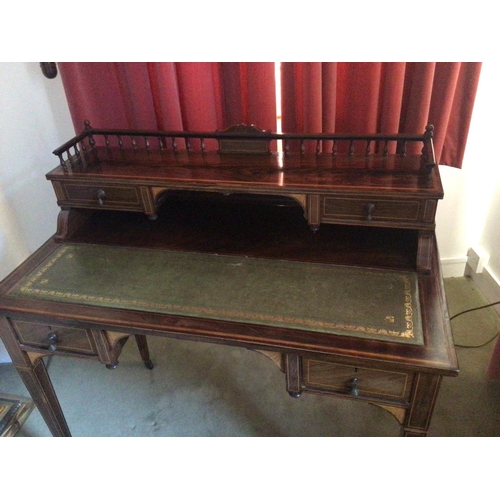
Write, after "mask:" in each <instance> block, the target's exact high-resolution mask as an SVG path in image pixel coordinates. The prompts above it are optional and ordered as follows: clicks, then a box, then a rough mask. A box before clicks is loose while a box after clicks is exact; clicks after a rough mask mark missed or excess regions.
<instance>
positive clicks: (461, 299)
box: [0, 278, 500, 437]
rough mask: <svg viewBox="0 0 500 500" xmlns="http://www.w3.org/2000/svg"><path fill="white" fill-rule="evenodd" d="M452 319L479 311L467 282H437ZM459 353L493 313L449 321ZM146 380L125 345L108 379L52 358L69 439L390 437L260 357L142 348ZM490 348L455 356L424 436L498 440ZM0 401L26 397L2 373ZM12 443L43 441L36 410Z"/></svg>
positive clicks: (214, 349) (359, 410)
mask: <svg viewBox="0 0 500 500" xmlns="http://www.w3.org/2000/svg"><path fill="white" fill-rule="evenodd" d="M445 284H446V289H447V297H448V303H449V309H450V314H451V315H452V316H453V315H454V314H456V313H458V312H460V311H462V310H465V309H469V308H471V307H476V306H479V305H482V304H485V303H486V301H485V299H484V297H483V296H482V295H481V294H480V293H479V292H478V291H477V290H476V288H475V286H474V284H473V282H472V281H470V280H469V279H467V278H451V279H447V280H445ZM452 328H453V333H454V338H455V342H456V343H457V344H466V345H476V344H482V343H483V342H485V341H486V340H488V339H490V338H492V337H493V336H494V335H495V333H497V332H498V331H499V330H500V317H499V316H498V315H497V314H496V313H495V312H494V310H493V309H492V308H487V309H483V310H481V311H476V312H471V313H467V314H464V315H462V316H459V317H457V318H456V319H455V320H453V321H452ZM149 343H150V351H151V357H152V359H153V362H154V363H155V368H154V369H153V370H151V371H150V370H147V369H146V368H145V367H144V365H143V364H142V362H141V361H140V358H139V355H138V352H137V348H136V345H135V343H134V342H133V341H131V342H129V343H128V344H127V345H126V346H125V349H124V351H123V354H122V356H121V358H120V363H119V365H118V368H117V369H116V370H107V369H106V368H105V367H104V366H103V365H101V364H99V363H98V362H89V361H85V360H74V359H68V358H54V359H53V360H52V362H51V364H50V367H49V373H50V376H51V378H52V381H53V383H54V386H55V388H56V392H57V393H58V395H59V399H60V402H61V406H62V408H63V411H64V412H65V415H66V419H67V421H68V425H69V427H70V429H71V431H72V434H73V435H74V436H82V437H84V436H96V437H97V436H103V437H104V436H110V437H111V436H122V437H124V436H144V437H150V436H151V437H160V436H197V437H202V436H221V437H222V436H234V437H240V436H241V437H243V436H263V437H265V436H295V437H299V436H304V437H305V436H318V437H323V436H325V437H326V436H331V437H335V436H365V437H368V436H370V437H378V436H380V437H382V436H388V437H390V436H398V435H399V425H398V423H397V422H396V420H395V419H394V417H393V416H392V415H390V414H389V413H387V412H386V411H385V410H383V409H381V408H379V407H376V406H373V405H370V404H367V403H362V402H357V401H349V400H343V399H336V398H333V397H326V396H320V395H314V394H303V395H302V396H301V397H300V398H299V399H293V398H291V397H290V396H289V395H288V393H287V392H286V390H285V380H284V375H283V374H282V373H281V372H280V370H279V369H278V367H277V366H276V365H274V363H273V362H271V361H270V360H269V359H267V358H266V357H265V356H263V355H261V354H259V353H256V352H252V351H247V350H244V349H239V348H231V347H227V346H218V345H210V344H201V343H196V342H186V341H179V340H173V339H163V338H150V339H149ZM493 346H494V342H490V343H489V344H487V345H485V346H483V347H477V348H465V347H457V353H458V358H459V363H460V375H459V376H458V377H457V378H448V377H446V378H445V379H444V381H443V384H442V388H441V391H440V395H439V398H438V401H437V405H436V409H435V412H434V417H433V420H432V423H431V427H430V432H429V436H433V437H438V436H456V437H461V436H478V437H479V436H500V381H491V380H488V379H487V377H486V368H487V366H488V362H489V358H490V355H491V351H492V349H493ZM0 392H5V393H10V394H18V395H20V396H28V393H27V391H26V390H25V388H24V386H23V384H22V382H21V380H20V378H19V376H18V375H17V372H16V371H15V369H13V367H12V366H11V365H9V364H4V365H0ZM19 436H20V437H23V436H50V433H49V431H48V429H47V426H46V425H45V423H44V421H43V419H42V418H41V416H40V414H39V413H38V411H37V410H35V411H33V413H32V414H31V416H30V417H29V419H28V420H27V421H26V423H25V424H24V427H23V428H22V430H21V432H20V433H19Z"/></svg>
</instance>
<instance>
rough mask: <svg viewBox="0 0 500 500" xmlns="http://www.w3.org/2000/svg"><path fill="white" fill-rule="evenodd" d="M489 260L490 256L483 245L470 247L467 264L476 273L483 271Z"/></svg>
mask: <svg viewBox="0 0 500 500" xmlns="http://www.w3.org/2000/svg"><path fill="white" fill-rule="evenodd" d="M489 260H490V256H489V255H488V254H487V253H486V252H485V251H484V250H483V249H482V248H481V247H474V248H469V251H468V252H467V265H469V266H470V268H471V269H472V270H473V271H474V272H475V273H482V272H483V269H484V266H486V265H487V264H488V261H489Z"/></svg>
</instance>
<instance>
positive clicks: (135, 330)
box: [0, 129, 458, 436]
mask: <svg viewBox="0 0 500 500" xmlns="http://www.w3.org/2000/svg"><path fill="white" fill-rule="evenodd" d="M115 132H116V131H115ZM86 134H90V132H89V129H88V130H87V132H86ZM84 135H85V134H84ZM104 135H106V136H107V134H104ZM117 135H119V134H117ZM85 137H86V138H88V135H85ZM140 137H142V136H140ZM263 137H264V139H265V141H264V145H266V144H267V145H268V144H269V142H270V141H271V140H276V137H277V136H276V135H275V134H274V135H273V134H271V135H265V134H260V133H257V132H248V131H247V130H246V131H245V134H243V135H241V134H240V135H237V138H238V140H239V141H240V142H238V141H236V142H230V143H229V146H230V149H231V148H234V146H235V144H239V146H241V140H242V139H244V140H245V141H246V140H248V141H250V142H251V143H252V144H253V142H252V141H254V142H255V141H256V139H262V138H263ZM225 138H226V136H225V135H224V134H222V136H221V137H218V138H217V140H219V142H220V141H224V140H225ZM332 138H333V136H331V135H330V136H328V140H330V141H331V140H332ZM77 139H78V140H74V141H73V142H71V141H70V147H74V146H75V144H79V141H81V140H82V137H79V138H78V137H77ZM365 139H366V138H363V140H365ZM398 139H401V138H400V137H399V138H398ZM403 139H405V138H403ZM420 139H421V140H423V136H422V137H420ZM92 140H94V139H92ZM314 140H315V141H316V140H317V139H316V137H314ZM325 140H326V139H325ZM384 140H385V139H384ZM245 141H243V142H245ZM108 142H109V141H108ZM222 144H223V145H224V147H228V144H227V143H222ZM256 144H258V145H259V147H261V146H262V143H260V142H256ZM244 145H245V147H247V146H248V144H246V142H245V144H244ZM108 146H109V144H108V145H107V146H105V147H104V150H103V151H104V154H105V158H106V159H105V160H103V157H102V151H101V150H97V151H95V150H94V149H93V148H96V147H97V146H96V145H95V143H94V144H90V147H89V148H87V149H83V148H80V146H76V147H77V152H76V153H74V154H73V155H71V157H70V158H69V159H68V160H63V161H62V163H63V164H62V165H61V166H59V167H58V168H57V169H56V170H55V171H53V172H51V173H50V174H48V178H49V179H50V180H51V181H52V182H53V184H54V187H55V191H56V194H57V197H58V203H59V204H60V206H61V208H62V211H61V216H60V218H59V225H58V232H57V234H56V235H54V237H53V238H51V239H50V240H49V241H47V243H46V244H45V245H43V246H42V247H41V248H40V249H39V250H38V251H36V252H35V253H34V254H33V255H32V256H31V257H30V258H29V259H27V260H26V261H25V262H24V263H23V264H22V265H21V266H19V268H18V269H16V270H15V271H14V272H13V273H12V274H11V275H10V276H8V277H7V278H6V279H5V280H4V281H3V282H2V283H1V284H0V334H1V336H2V340H3V341H4V343H5V345H6V348H7V350H8V352H9V354H10V356H11V359H12V361H13V363H14V365H15V367H16V368H17V370H18V371H19V373H20V375H21V377H22V379H23V381H24V383H25V384H26V387H27V388H28V390H29V392H30V394H31V396H32V398H33V400H34V401H35V403H36V405H37V407H38V409H39V410H40V412H41V414H42V416H43V418H44V419H45V421H46V423H47V425H48V426H49V428H50V430H51V432H52V434H53V435H54V436H69V435H70V430H69V429H68V426H67V424H66V421H65V419H64V415H63V412H62V409H61V407H60V405H59V403H58V400H57V395H56V393H55V391H54V389H53V386H52V384H51V381H50V378H49V376H48V373H47V370H46V366H45V363H44V358H45V357H47V356H70V357H79V358H87V359H89V361H90V360H95V361H100V362H101V363H103V364H104V365H106V366H108V367H110V368H113V367H116V365H117V364H118V360H119V355H120V352H121V349H122V347H123V345H124V343H125V342H126V341H127V340H128V339H129V338H130V337H135V339H136V340H137V343H138V346H139V352H140V354H141V356H142V359H143V360H144V362H145V363H146V366H148V368H152V364H151V361H150V359H149V353H148V349H147V337H148V336H151V335H154V336H164V337H174V338H179V339H188V340H195V341H201V342H215V343H222V344H227V345H232V346H239V347H242V348H248V349H253V350H258V351H260V352H262V353H264V354H266V355H267V356H268V357H269V358H270V359H271V360H272V361H274V362H275V363H276V364H277V365H278V367H279V369H281V370H282V371H283V373H284V386H285V388H286V390H287V391H288V392H289V393H290V395H291V396H293V397H299V396H300V395H301V393H303V392H306V391H309V392H316V393H321V394H325V395H330V396H337V397H343V398H352V399H356V400H359V401H360V402H364V403H372V404H376V405H379V406H381V407H383V408H385V409H386V410H388V411H389V412H390V413H392V415H394V417H395V418H396V419H397V421H398V422H399V424H400V426H401V432H402V434H403V435H406V436H423V435H426V433H427V431H428V428H429V425H430V422H431V417H432V412H433V408H434V404H435V401H436V398H437V396H438V393H439V387H440V382H441V379H442V377H443V376H456V375H457V374H458V366H457V359H456V355H455V350H454V347H453V342H452V336H451V331H450V326H449V318H448V314H447V305H446V298H445V295H444V287H443V281H442V276H441V271H440V265H439V257H438V251H437V245H436V241H435V235H434V231H433V228H434V213H435V208H436V205H437V200H438V199H439V198H440V197H442V190H441V185H440V182H439V175H438V173H437V171H436V170H435V169H432V168H429V162H427V161H422V159H421V158H420V159H417V160H415V158H414V157H411V158H407V157H406V156H405V154H406V153H403V154H400V156H398V157H397V158H396V159H394V158H392V157H391V156H388V154H385V153H383V154H382V159H372V158H371V156H369V157H368V159H367V156H366V155H368V152H366V153H365V155H364V156H363V158H364V159H363V160H358V163H356V161H355V160H354V158H355V155H353V156H351V157H349V156H348V160H347V162H349V164H350V170H349V169H347V168H346V163H345V161H344V162H337V160H335V161H332V159H331V158H330V157H328V158H325V157H323V156H322V154H321V153H320V152H318V151H316V152H314V153H313V156H312V157H311V156H308V155H307V154H304V152H299V153H298V156H293V155H292V156H290V157H288V165H289V167H288V170H287V166H286V161H283V162H282V164H279V163H280V161H281V160H279V158H282V159H283V157H282V156H278V155H273V154H271V153H269V152H268V151H265V152H261V151H259V152H253V153H248V152H247V153H241V152H240V153H237V154H235V153H234V151H232V150H231V152H230V153H229V156H224V153H223V152H222V151H219V152H216V153H214V154H212V155H210V154H205V153H204V152H201V153H194V154H193V156H192V157H190V156H189V152H183V153H182V154H179V155H177V156H176V155H175V154H170V153H169V155H170V156H169V155H167V156H166V160H165V164H158V158H159V156H158V155H161V154H162V153H161V152H159V153H158V152H156V153H151V152H149V153H148V152H147V151H146V152H144V151H143V150H141V151H139V154H138V156H135V157H134V156H130V155H134V154H136V153H133V152H132V153H130V152H126V151H125V152H124V151H121V150H120V149H118V150H114V149H112V148H111V149H110V148H109V147H108ZM428 148H429V146H427V151H428V150H429V149H428ZM63 149H64V148H63ZM67 149H68V148H67V147H66V149H65V150H67ZM424 150H425V147H424ZM57 153H58V156H60V155H61V151H57ZM99 155H101V156H99ZM113 155H114V156H113ZM141 155H143V156H141ZM148 155H150V157H149V160H148ZM262 155H264V156H262ZM130 158H135V163H133V164H132V163H131V160H130ZM145 158H146V159H145ZM151 158H153V163H151ZM383 158H386V159H385V160H384V159H383ZM405 158H406V160H405ZM147 161H150V163H149V164H148V163H147ZM141 162H146V163H141ZM155 162H156V163H155ZM186 162H188V163H187V164H186ZM200 162H201V163H200ZM214 162H215V163H217V165H216V164H215V163H214ZM359 162H361V163H359ZM384 162H385V165H384V166H383V167H384V168H382V167H381V165H382V163H384ZM430 163H432V162H430ZM137 165H139V166H141V165H142V167H143V168H142V170H141V169H140V168H138V167H137ZM155 165H156V166H155ZM301 165H302V167H301V168H302V169H303V170H304V172H302V174H301V172H300V171H299V170H300V168H299V167H300V166H301ZM360 165H361V166H360ZM370 166H371V170H370V168H369V167H370ZM362 167H363V168H362ZM209 174H210V175H211V177H210V176H209ZM288 174H290V175H289V177H287V176H288ZM301 175H302V177H301ZM301 179H302V180H301ZM334 182H335V183H336V184H334ZM405 186H406V187H405ZM408 186H409V187H408ZM145 214H146V215H149V216H150V217H149V218H148V217H146V216H145ZM311 228H312V229H313V230H312V231H311ZM157 362H159V363H161V362H167V361H166V360H157ZM117 373H118V372H117Z"/></svg>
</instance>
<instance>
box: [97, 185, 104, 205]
mask: <svg viewBox="0 0 500 500" xmlns="http://www.w3.org/2000/svg"><path fill="white" fill-rule="evenodd" d="M105 198H106V192H105V191H104V189H99V191H97V199H98V200H99V205H101V207H102V206H103V205H104V200H105Z"/></svg>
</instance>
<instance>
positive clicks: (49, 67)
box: [40, 62, 57, 78]
mask: <svg viewBox="0 0 500 500" xmlns="http://www.w3.org/2000/svg"><path fill="white" fill-rule="evenodd" d="M40 68H41V69H42V73H43V74H44V76H46V77H47V78H55V77H56V76H57V65H56V63H55V62H41V63H40Z"/></svg>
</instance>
